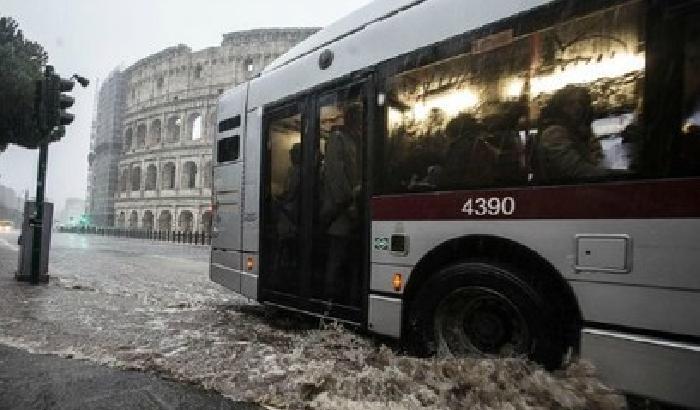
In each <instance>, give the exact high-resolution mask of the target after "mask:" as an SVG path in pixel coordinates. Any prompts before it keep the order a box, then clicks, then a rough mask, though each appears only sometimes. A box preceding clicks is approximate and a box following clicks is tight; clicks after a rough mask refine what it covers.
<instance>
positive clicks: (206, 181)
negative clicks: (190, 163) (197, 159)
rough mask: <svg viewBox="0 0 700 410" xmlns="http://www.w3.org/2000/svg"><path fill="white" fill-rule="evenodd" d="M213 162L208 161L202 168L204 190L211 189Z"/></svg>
mask: <svg viewBox="0 0 700 410" xmlns="http://www.w3.org/2000/svg"><path fill="white" fill-rule="evenodd" d="M211 177H212V174H211V160H207V161H206V162H205V163H204V168H202V188H211Z"/></svg>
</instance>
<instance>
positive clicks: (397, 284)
mask: <svg viewBox="0 0 700 410" xmlns="http://www.w3.org/2000/svg"><path fill="white" fill-rule="evenodd" d="M391 285H392V286H393V287H394V291H396V292H401V289H402V288H403V275H402V274H401V273H400V272H395V273H394V277H393V278H392V279H391Z"/></svg>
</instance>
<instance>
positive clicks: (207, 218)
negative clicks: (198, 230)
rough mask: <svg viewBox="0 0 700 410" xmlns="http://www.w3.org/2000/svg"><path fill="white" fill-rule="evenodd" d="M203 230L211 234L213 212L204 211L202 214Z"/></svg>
mask: <svg viewBox="0 0 700 410" xmlns="http://www.w3.org/2000/svg"><path fill="white" fill-rule="evenodd" d="M202 230H204V232H207V233H209V232H211V211H204V213H203V214H202Z"/></svg>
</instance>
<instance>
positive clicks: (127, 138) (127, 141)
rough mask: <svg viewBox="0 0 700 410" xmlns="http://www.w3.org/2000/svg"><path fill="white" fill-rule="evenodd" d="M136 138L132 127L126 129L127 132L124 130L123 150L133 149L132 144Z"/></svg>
mask: <svg viewBox="0 0 700 410" xmlns="http://www.w3.org/2000/svg"><path fill="white" fill-rule="evenodd" d="M133 139H134V131H133V130H132V129H131V127H129V128H127V129H126V132H124V146H123V147H122V148H123V151H124V152H126V151H128V150H130V149H131V144H132V143H133Z"/></svg>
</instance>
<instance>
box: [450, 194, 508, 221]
mask: <svg viewBox="0 0 700 410" xmlns="http://www.w3.org/2000/svg"><path fill="white" fill-rule="evenodd" d="M514 212H515V198H513V197H510V196H507V197H504V198H498V197H491V198H481V197H480V198H469V199H467V201H466V202H465V203H464V205H463V206H462V213H463V214H467V215H469V216H487V215H488V216H498V215H506V216H509V215H513V213H514Z"/></svg>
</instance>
